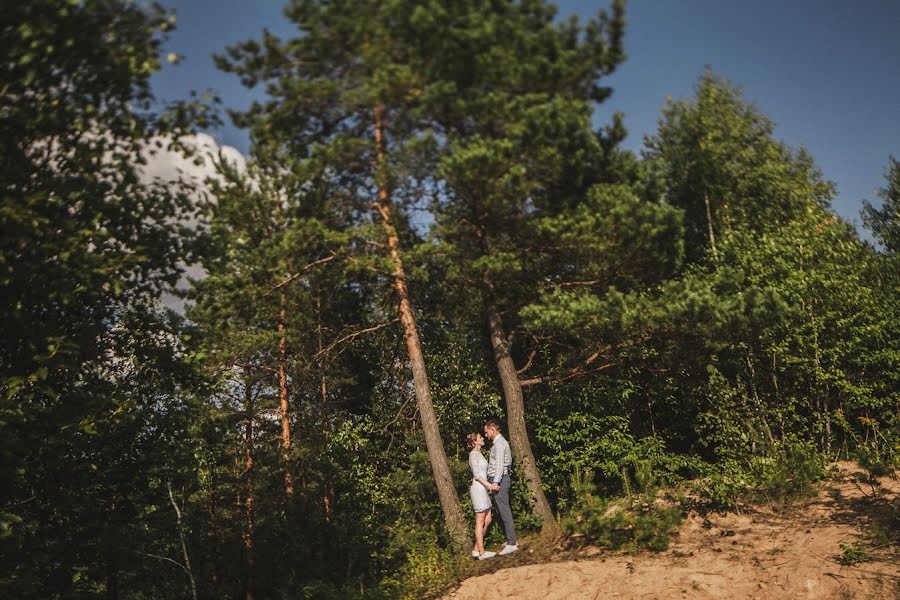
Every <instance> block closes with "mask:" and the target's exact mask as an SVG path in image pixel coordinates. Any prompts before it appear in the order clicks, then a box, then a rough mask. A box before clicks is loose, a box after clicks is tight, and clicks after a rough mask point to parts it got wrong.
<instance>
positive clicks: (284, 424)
mask: <svg viewBox="0 0 900 600" xmlns="http://www.w3.org/2000/svg"><path fill="white" fill-rule="evenodd" d="M285 302H286V299H285V293H284V292H281V294H280V296H279V309H278V335H279V340H278V389H279V395H280V398H281V460H282V462H283V463H284V492H285V494H287V495H288V496H292V495H293V494H294V476H293V474H292V473H291V420H290V413H289V412H288V389H287V331H286V326H285V322H286V314H285Z"/></svg>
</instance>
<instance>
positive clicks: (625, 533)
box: [562, 467, 684, 552]
mask: <svg viewBox="0 0 900 600" xmlns="http://www.w3.org/2000/svg"><path fill="white" fill-rule="evenodd" d="M644 469H645V467H644V468H642V469H641V471H642V474H643V477H642V479H644V481H646V479H645V478H646V471H645V470H644ZM591 480H592V475H591V472H590V471H586V472H584V474H583V475H582V471H581V469H577V470H576V471H575V474H574V475H573V476H572V489H573V490H574V493H575V502H574V504H573V506H572V508H571V510H570V511H569V512H568V513H567V514H566V515H565V517H564V518H563V520H562V527H563V530H564V531H566V532H567V533H568V534H570V535H572V534H581V535H584V536H586V537H587V538H588V539H589V540H591V542H592V543H594V544H597V545H598V546H602V547H604V548H608V549H610V550H619V549H624V550H628V551H631V552H635V551H637V550H643V549H646V550H653V551H656V552H660V551H663V550H665V549H666V548H668V547H669V540H670V538H671V536H672V535H674V534H675V533H676V531H677V530H678V527H679V526H680V525H681V523H682V521H683V519H684V515H683V512H682V509H681V507H680V506H678V505H670V504H667V503H666V502H664V501H662V500H659V499H658V498H657V492H656V491H655V490H653V489H648V490H647V491H644V492H642V493H638V494H628V495H627V496H626V497H624V498H618V499H607V498H603V497H601V496H598V495H597V491H596V488H595V486H594V484H593V483H592V481H591Z"/></svg>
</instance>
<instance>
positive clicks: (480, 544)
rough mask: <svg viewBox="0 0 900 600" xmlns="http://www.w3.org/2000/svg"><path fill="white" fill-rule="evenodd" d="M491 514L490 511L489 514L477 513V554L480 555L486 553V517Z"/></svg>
mask: <svg viewBox="0 0 900 600" xmlns="http://www.w3.org/2000/svg"><path fill="white" fill-rule="evenodd" d="M485 514H490V511H488V512H487V513H483V512H477V513H475V552H477V553H478V554H482V553H484V515H485Z"/></svg>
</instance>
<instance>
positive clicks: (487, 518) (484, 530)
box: [481, 509, 493, 544]
mask: <svg viewBox="0 0 900 600" xmlns="http://www.w3.org/2000/svg"><path fill="white" fill-rule="evenodd" d="M481 514H483V515H484V517H483V519H484V527H483V528H482V530H481V539H482V544H483V543H484V541H483V540H484V538H486V537H487V530H488V526H489V525H490V524H491V521H492V519H493V517H492V514H493V511H492V510H490V509H488V510H487V511H485V512H483V513H481Z"/></svg>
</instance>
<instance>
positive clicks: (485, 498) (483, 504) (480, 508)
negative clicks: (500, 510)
mask: <svg viewBox="0 0 900 600" xmlns="http://www.w3.org/2000/svg"><path fill="white" fill-rule="evenodd" d="M469 468H471V469H472V487H470V488H469V496H471V498H472V508H474V509H475V512H484V511H486V510H490V509H491V497H490V496H489V495H488V491H487V488H485V487H484V486H483V485H481V484H480V483H478V480H479V479H484V480H485V481H487V478H488V476H487V468H488V461H487V459H486V458H485V457H484V455H483V454H481V452H479V451H477V450H472V451H471V452H469Z"/></svg>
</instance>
